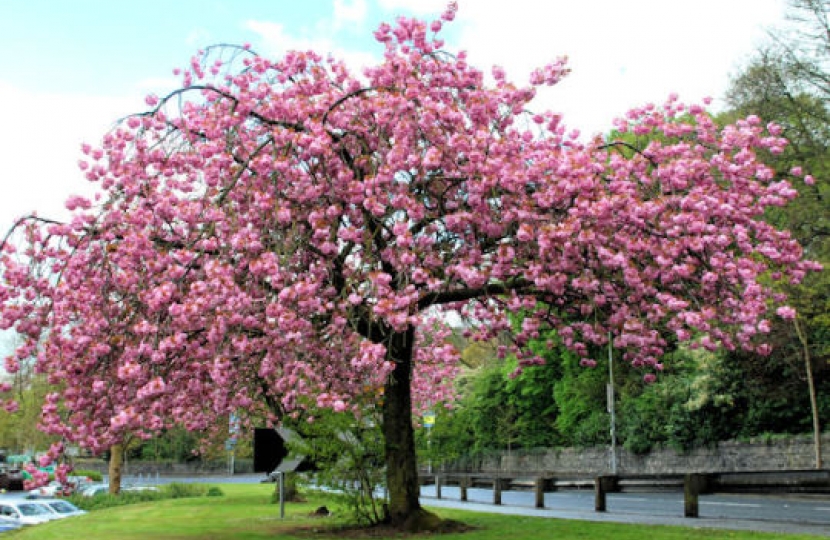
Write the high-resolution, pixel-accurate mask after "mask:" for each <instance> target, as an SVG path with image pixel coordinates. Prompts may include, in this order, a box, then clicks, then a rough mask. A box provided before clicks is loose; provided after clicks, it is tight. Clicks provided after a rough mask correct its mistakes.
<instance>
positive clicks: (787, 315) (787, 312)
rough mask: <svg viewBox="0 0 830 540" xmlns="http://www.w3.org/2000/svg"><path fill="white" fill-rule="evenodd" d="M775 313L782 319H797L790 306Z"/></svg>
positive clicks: (783, 307) (780, 308) (782, 307)
mask: <svg viewBox="0 0 830 540" xmlns="http://www.w3.org/2000/svg"><path fill="white" fill-rule="evenodd" d="M775 313H776V314H777V315H778V316H779V317H781V318H782V319H795V316H796V312H795V310H794V309H793V308H791V307H790V306H781V307H779V308H778V309H776V310H775Z"/></svg>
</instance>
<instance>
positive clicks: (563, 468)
mask: <svg viewBox="0 0 830 540" xmlns="http://www.w3.org/2000/svg"><path fill="white" fill-rule="evenodd" d="M610 457H611V452H610V449H609V447H607V446H605V447H592V448H556V449H534V450H528V451H521V450H520V451H515V450H514V451H511V452H504V453H503V454H501V455H493V456H487V457H483V458H480V459H472V460H465V461H466V462H465V463H457V464H452V465H447V467H446V469H448V470H458V471H468V472H479V471H480V472H497V471H527V472H539V473H549V472H558V473H590V474H598V473H606V472H610V471H611V459H610ZM822 459H823V462H824V468H830V433H825V434H824V435H823V436H822ZM813 468H815V447H814V444H813V438H812V436H798V437H792V438H788V439H775V440H767V439H754V440H750V441H725V442H721V443H719V444H717V445H716V446H714V447H712V448H697V449H694V450H691V451H689V452H685V453H684V452H678V451H676V450H672V449H668V448H667V449H658V450H653V451H652V452H650V453H648V454H644V455H637V454H633V453H631V452H629V451H627V450H625V449H622V448H617V472H618V473H620V474H660V473H662V474H685V473H689V472H733V471H734V472H740V471H774V470H798V469H813Z"/></svg>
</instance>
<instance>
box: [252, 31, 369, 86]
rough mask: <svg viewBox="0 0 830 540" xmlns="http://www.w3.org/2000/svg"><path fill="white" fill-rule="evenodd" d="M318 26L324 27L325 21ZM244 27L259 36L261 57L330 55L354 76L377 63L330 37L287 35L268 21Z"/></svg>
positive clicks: (365, 53)
mask: <svg viewBox="0 0 830 540" xmlns="http://www.w3.org/2000/svg"><path fill="white" fill-rule="evenodd" d="M322 24H324V25H325V21H323V22H322ZM246 26H247V27H248V28H249V29H250V30H252V31H253V32H255V33H257V34H259V36H260V38H261V39H262V43H263V50H262V53H263V54H265V55H268V56H273V57H278V56H281V55H283V54H285V53H286V52H287V51H291V50H300V51H307V50H313V51H316V52H318V53H320V54H322V55H324V56H325V55H326V54H332V55H333V56H334V57H335V58H338V59H341V60H343V61H344V62H346V64H347V65H348V66H349V67H350V68H351V69H352V70H353V71H354V73H357V74H359V73H361V71H362V70H363V68H364V67H366V66H369V65H372V64H374V63H376V62H377V58H375V57H374V55H372V54H371V53H368V52H364V51H359V50H355V49H349V48H344V47H342V46H341V45H340V44H339V43H337V42H336V41H335V40H334V39H333V38H332V35H333V34H332V33H323V32H315V33H314V35H313V37H310V36H309V33H308V32H304V33H302V34H300V35H296V34H292V33H289V32H287V31H286V30H285V27H284V26H283V25H282V24H280V23H276V22H271V21H256V20H250V21H247V23H246Z"/></svg>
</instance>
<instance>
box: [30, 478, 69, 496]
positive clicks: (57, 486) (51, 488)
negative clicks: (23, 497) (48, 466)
mask: <svg viewBox="0 0 830 540" xmlns="http://www.w3.org/2000/svg"><path fill="white" fill-rule="evenodd" d="M69 494H70V490H69V489H68V488H66V487H64V485H63V484H61V483H60V482H58V481H57V480H52V481H51V482H49V483H48V484H46V485H45V486H40V487H38V488H34V489H30V490H29V495H37V496H38V497H56V496H58V495H69Z"/></svg>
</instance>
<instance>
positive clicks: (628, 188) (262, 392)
mask: <svg viewBox="0 0 830 540" xmlns="http://www.w3.org/2000/svg"><path fill="white" fill-rule="evenodd" d="M454 14H455V6H454V5H452V4H451V5H450V7H449V8H448V9H447V11H446V12H445V13H444V14H443V15H442V17H441V19H440V20H437V21H434V22H432V23H426V22H423V21H419V20H414V19H403V18H402V19H399V20H398V21H397V23H396V24H395V25H394V26H390V25H387V24H383V25H381V26H380V28H379V29H378V30H377V32H376V34H375V35H376V38H377V40H378V41H379V42H380V43H382V44H383V45H384V46H385V55H384V58H383V60H382V62H381V63H380V64H379V65H377V66H374V67H369V68H366V69H365V70H364V72H363V73H362V74H361V75H355V74H352V73H350V71H349V70H348V69H347V66H346V65H345V64H343V63H342V62H339V61H337V60H335V59H332V58H324V57H323V56H321V55H319V54H317V53H315V52H312V51H306V52H302V51H295V52H289V53H287V54H286V55H285V56H284V57H283V58H280V59H277V60H270V59H267V58H263V57H260V56H256V55H254V54H253V53H251V52H250V51H249V50H247V49H246V48H241V49H230V50H229V49H227V48H225V49H209V50H207V51H204V52H203V53H201V54H200V55H198V56H197V57H196V58H194V60H193V62H192V63H191V65H190V66H189V68H188V69H186V70H184V71H183V72H181V76H182V88H181V89H180V90H177V91H175V92H173V93H171V94H169V95H167V96H164V97H160V98H158V97H153V96H151V97H149V98H148V101H147V102H148V105H149V107H150V110H149V111H148V112H146V113H144V114H139V115H135V116H131V117H129V118H127V119H125V120H124V121H123V122H122V123H121V124H120V126H119V127H118V128H117V129H115V130H114V131H112V132H110V133H108V134H106V136H105V137H104V139H103V144H102V146H101V148H92V147H84V149H83V150H84V153H85V154H86V157H85V159H84V160H83V161H82V162H81V167H82V168H83V169H84V170H85V171H86V176H87V178H88V179H89V180H90V181H91V182H94V183H96V184H98V185H99V186H100V194H99V195H98V196H97V197H95V198H94V199H93V200H88V199H84V198H81V197H74V198H72V199H70V200H69V201H68V206H69V208H70V210H73V218H72V219H71V221H70V222H69V223H56V222H49V221H46V220H43V219H39V218H34V217H32V218H28V219H22V220H21V221H20V222H19V226H18V227H17V228H16V230H17V233H16V234H17V235H20V236H22V238H19V240H18V241H17V242H4V246H3V250H4V251H3V254H2V273H3V279H4V281H3V284H2V288H0V302H2V307H0V325H2V327H3V328H13V329H15V330H16V331H17V332H18V333H19V334H20V335H21V336H23V337H24V343H23V345H21V346H20V347H19V348H18V349H17V351H16V352H15V353H14V354H13V355H12V356H11V357H10V358H8V359H7V360H6V367H7V369H9V370H10V371H14V370H15V369H16V366H18V364H19V362H20V361H21V360H22V359H24V358H30V357H36V358H37V366H38V369H39V370H40V371H41V372H43V373H46V374H47V375H48V377H49V380H50V382H51V383H52V384H54V385H55V392H53V393H51V394H50V395H49V396H48V397H47V400H46V403H45V405H44V408H43V427H44V428H45V429H47V430H48V431H49V432H51V433H54V434H57V435H59V436H60V437H62V439H63V440H66V441H74V442H78V443H80V444H82V445H84V446H86V447H89V448H91V449H92V450H94V451H97V452H100V451H102V450H104V449H106V448H108V447H109V446H111V445H113V444H117V443H119V442H120V441H121V440H123V438H124V437H125V436H126V435H127V434H139V435H142V436H150V435H152V434H153V433H154V432H156V431H158V430H160V429H163V428H164V427H166V426H168V425H170V424H171V423H176V424H181V425H183V426H186V427H187V428H188V429H192V430H203V429H206V428H208V427H209V426H211V425H214V424H215V421H216V419H217V418H220V417H221V416H222V415H227V414H229V413H231V412H235V411H242V412H243V413H247V414H248V415H250V416H256V415H264V414H267V415H270V416H271V418H272V419H273V420H274V421H275V422H278V421H279V419H280V418H284V417H285V416H286V415H298V414H301V411H302V409H303V406H304V404H308V403H313V404H314V405H315V406H319V407H330V408H332V409H334V410H345V409H348V408H350V407H355V408H358V405H357V403H359V402H360V400H359V399H357V398H358V397H359V396H361V395H365V394H366V392H377V391H378V390H379V389H381V390H382V393H383V400H382V418H383V425H382V432H383V435H384V438H385V460H386V474H387V484H388V488H389V497H390V500H389V507H388V508H389V516H388V517H389V519H390V521H391V522H393V523H397V524H402V525H406V526H409V527H413V528H418V527H421V526H425V525H428V524H429V519H428V518H429V515H428V514H427V513H426V512H424V511H423V510H422V509H421V507H420V505H419V501H418V489H419V488H418V482H417V470H416V457H415V451H414V445H413V428H412V407H413V399H415V400H421V401H424V402H427V401H436V400H440V399H442V396H443V395H444V394H443V393H444V392H445V391H446V389H447V385H446V384H445V383H446V382H447V381H448V380H449V379H451V377H452V375H453V370H454V366H455V363H456V361H457V358H458V353H457V351H455V350H454V349H453V348H452V347H451V346H449V345H448V344H447V343H448V342H447V341H446V340H442V339H440V338H433V339H430V337H429V336H430V335H432V334H431V333H429V332H427V333H423V332H421V330H422V329H423V328H424V326H425V321H427V320H434V316H435V315H436V314H440V312H441V311H442V310H444V311H446V310H455V311H456V312H458V313H461V314H462V315H463V316H466V317H469V318H470V320H472V321H474V323H475V324H474V325H473V326H471V328H475V331H474V332H471V334H472V336H471V337H474V338H480V339H490V338H492V337H493V336H495V335H499V334H502V333H504V332H507V331H509V330H510V326H511V325H510V321H509V320H508V315H509V314H510V313H515V312H522V323H521V328H520V329H519V331H518V332H516V333H515V335H514V342H515V345H514V346H513V348H512V352H513V353H514V354H516V355H517V356H518V357H519V359H520V361H521V363H522V364H523V365H527V364H532V363H538V362H540V361H541V360H540V359H539V358H537V357H534V356H533V355H532V353H529V352H526V349H525V348H523V345H524V344H525V343H526V342H527V341H528V340H530V339H534V338H538V336H539V335H540V332H542V331H544V330H545V329H548V328H553V329H555V330H557V332H558V333H559V335H560V336H561V337H562V340H563V342H564V343H565V345H566V346H567V347H569V348H570V349H571V350H573V351H574V352H576V353H577V354H580V355H582V356H583V360H582V362H583V363H584V364H586V365H590V364H591V363H592V360H591V359H590V358H589V356H588V352H587V351H588V347H589V345H590V344H596V345H603V344H607V340H608V339H609V336H610V338H611V339H612V340H613V345H614V346H615V347H617V348H619V349H622V350H625V355H626V356H625V357H626V359H627V360H629V361H630V362H632V363H633V364H634V365H636V366H642V367H643V369H644V373H645V375H644V377H645V378H646V379H650V378H653V377H654V374H653V373H654V372H655V371H659V369H660V368H661V365H660V363H659V358H660V356H661V353H662V352H663V350H664V349H666V348H667V347H668V346H669V345H670V343H671V342H673V341H675V340H681V341H686V340H693V341H694V343H695V344H697V345H700V346H703V347H708V348H715V347H728V348H734V347H743V348H747V349H755V350H761V351H766V350H767V347H766V346H765V345H764V344H763V339H762V338H763V334H764V333H765V332H766V331H768V329H769V325H770V323H769V320H770V318H771V317H774V316H775V310H776V308H775V307H774V305H776V304H780V303H781V302H782V301H783V298H781V297H777V296H775V295H774V293H773V292H772V289H771V286H770V285H771V284H772V283H774V282H776V281H781V280H787V281H792V282H798V281H799V280H800V279H801V278H802V277H803V276H804V275H805V273H806V272H808V271H810V270H812V269H814V268H815V267H816V265H815V264H814V263H810V262H807V261H804V260H802V256H801V249H800V247H799V246H798V244H797V243H796V242H795V241H794V240H792V238H791V237H790V235H789V234H788V233H786V232H782V231H779V230H776V229H775V228H773V227H771V226H770V225H768V224H766V223H764V222H763V221H761V219H760V218H761V216H762V214H763V213H764V211H765V209H766V208H768V207H770V206H777V205H784V204H786V203H787V201H788V200H790V199H791V198H792V197H793V196H794V195H795V190H794V189H793V188H792V187H791V185H790V184H789V183H788V182H786V181H773V180H772V179H773V174H772V171H771V170H770V168H769V167H767V166H766V165H765V164H764V163H763V162H762V161H761V158H760V157H759V156H761V155H763V154H764V153H765V152H767V151H769V152H779V151H781V149H782V148H783V147H784V145H785V144H786V141H785V140H783V139H782V138H781V137H780V129H779V128H778V127H777V126H774V125H766V126H765V125H764V124H763V123H762V122H761V121H760V120H759V119H758V118H754V117H750V118H747V119H745V120H741V121H739V122H737V123H735V124H734V125H730V126H728V127H726V128H724V129H722V130H719V129H718V128H717V126H716V125H715V123H714V122H713V120H712V118H711V117H710V116H709V114H707V112H706V110H705V109H704V108H703V107H701V106H687V105H683V104H681V103H679V102H678V101H677V99H676V98H671V99H669V100H668V102H667V103H665V104H664V105H661V106H654V105H648V106H645V107H643V108H640V109H636V110H633V111H630V112H629V113H628V114H627V115H626V116H625V117H624V118H623V119H620V120H619V121H618V122H617V123H616V125H615V129H616V130H617V132H619V133H627V134H630V135H631V136H630V137H626V138H625V140H624V141H623V140H619V141H617V140H610V141H604V140H600V139H596V140H592V141H590V142H582V141H581V140H580V138H579V134H578V133H577V132H576V131H569V130H568V129H567V128H566V127H565V125H564V124H563V123H562V120H561V118H560V116H559V115H557V114H555V113H552V112H537V113H534V112H530V109H531V108H532V104H531V101H532V99H533V97H534V94H535V91H536V88H537V87H539V86H544V85H553V84H555V83H557V82H558V81H559V80H560V79H561V78H562V77H563V76H565V75H566V74H567V72H568V69H567V67H566V64H565V61H564V60H558V61H556V62H553V63H552V64H550V65H548V66H545V67H543V68H540V69H538V70H536V71H534V72H533V73H532V75H531V81H530V85H527V86H522V85H517V84H515V83H513V82H510V81H509V80H508V79H507V78H506V76H505V73H504V71H503V70H502V69H500V68H494V69H493V70H492V78H491V79H488V80H490V81H492V82H487V80H486V78H485V75H484V74H483V73H482V72H481V71H480V70H478V69H476V68H474V67H472V66H470V65H469V64H468V63H467V61H466V56H465V54H464V53H463V52H460V53H458V54H456V55H452V54H449V53H447V52H444V51H442V49H441V48H442V46H443V44H442V42H441V40H440V39H439V37H438V34H439V31H440V29H441V26H442V24H444V23H446V22H448V21H450V20H452V19H453V17H454ZM229 51H230V52H229ZM231 53H232V54H231ZM638 138H642V140H643V141H647V143H644V144H643V145H642V146H638V145H637V144H635V143H636V141H637V140H639V139H638ZM15 246H16V247H15ZM777 313H778V315H780V316H784V317H792V316H793V312H792V310H791V309H790V308H788V307H786V306H783V307H778V308H777ZM423 345H427V346H423ZM505 352H506V351H505ZM413 396H414V397H413ZM6 406H7V407H10V408H11V407H13V403H12V402H11V401H8V402H7V403H6ZM355 412H359V411H355ZM58 451H60V448H59V447H55V448H54V449H53V453H57V452H58Z"/></svg>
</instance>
